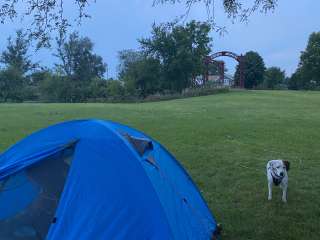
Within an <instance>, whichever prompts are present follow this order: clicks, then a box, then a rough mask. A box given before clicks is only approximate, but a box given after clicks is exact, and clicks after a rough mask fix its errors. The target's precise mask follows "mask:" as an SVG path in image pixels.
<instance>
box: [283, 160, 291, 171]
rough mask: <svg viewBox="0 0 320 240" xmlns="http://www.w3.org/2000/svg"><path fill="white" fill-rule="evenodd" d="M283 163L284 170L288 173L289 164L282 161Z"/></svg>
mask: <svg viewBox="0 0 320 240" xmlns="http://www.w3.org/2000/svg"><path fill="white" fill-rule="evenodd" d="M282 162H283V165H284V166H285V168H286V171H287V172H288V171H289V169H290V162H289V161H282Z"/></svg>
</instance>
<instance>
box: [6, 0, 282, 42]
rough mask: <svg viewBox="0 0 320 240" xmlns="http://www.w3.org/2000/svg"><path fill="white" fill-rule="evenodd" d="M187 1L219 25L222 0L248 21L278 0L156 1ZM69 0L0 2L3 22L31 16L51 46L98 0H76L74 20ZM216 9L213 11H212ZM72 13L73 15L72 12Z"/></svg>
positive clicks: (36, 33)
mask: <svg viewBox="0 0 320 240" xmlns="http://www.w3.org/2000/svg"><path fill="white" fill-rule="evenodd" d="M178 2H184V3H185V5H186V14H188V12H189V11H190V9H191V8H192V7H193V5H194V4H195V3H198V2H202V4H203V5H205V6H206V8H207V13H208V20H209V21H210V22H211V23H212V25H216V24H215V19H214V16H215V11H214V6H215V3H217V2H222V4H223V6H224V10H225V12H226V14H227V15H228V17H230V18H233V19H234V18H240V20H241V21H245V20H246V19H247V18H248V17H249V16H250V15H251V14H252V12H254V11H256V10H262V11H264V12H267V11H269V10H273V9H274V8H275V6H276V3H277V0H255V1H254V3H253V4H252V5H246V4H245V0H154V1H153V3H154V5H157V4H164V3H173V4H174V3H178ZM66 3H67V1H66V0H28V1H24V0H5V1H3V3H2V4H0V21H1V23H3V24H5V23H6V22H7V21H12V20H14V19H17V18H18V19H23V18H24V17H26V16H27V17H29V18H31V21H30V25H29V26H28V29H29V36H30V37H31V38H34V39H36V40H37V41H38V47H42V46H49V45H50V40H51V38H52V34H53V33H58V35H64V34H65V33H66V32H67V29H68V27H70V26H71V25H72V24H71V23H72V22H77V23H81V22H82V19H84V18H88V17H90V15H89V14H88V13H87V11H86V10H87V7H88V6H89V5H90V4H92V3H95V0H74V1H71V2H70V3H69V1H68V3H69V4H71V7H72V8H74V9H75V11H76V12H77V14H76V16H77V17H76V19H70V17H68V16H67V15H66V13H65V11H64V8H65V5H66ZM212 9H213V11H211V10H212ZM69 15H70V14H69Z"/></svg>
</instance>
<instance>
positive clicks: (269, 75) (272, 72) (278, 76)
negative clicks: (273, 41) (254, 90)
mask: <svg viewBox="0 0 320 240" xmlns="http://www.w3.org/2000/svg"><path fill="white" fill-rule="evenodd" d="M285 78H286V76H285V72H284V71H281V69H280V68H278V67H270V68H268V69H267V70H266V71H265V73H264V80H263V85H264V87H266V88H267V89H276V88H279V87H280V84H284V82H285Z"/></svg>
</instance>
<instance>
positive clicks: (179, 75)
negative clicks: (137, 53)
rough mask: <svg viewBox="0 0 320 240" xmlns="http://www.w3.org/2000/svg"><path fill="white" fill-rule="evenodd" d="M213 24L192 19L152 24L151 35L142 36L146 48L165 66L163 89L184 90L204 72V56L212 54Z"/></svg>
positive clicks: (148, 53)
mask: <svg viewBox="0 0 320 240" xmlns="http://www.w3.org/2000/svg"><path fill="white" fill-rule="evenodd" d="M210 29H211V27H210V25H209V24H207V23H201V22H196V21H191V22H190V23H187V24H186V25H178V24H176V23H167V24H160V25H158V26H156V25H153V27H152V33H151V34H152V36H151V38H146V39H141V40H140V44H141V47H142V49H143V51H144V52H145V53H146V55H148V56H149V57H152V58H155V59H157V60H158V61H159V62H160V63H161V65H162V69H163V77H164V78H163V82H162V84H161V85H162V88H164V89H169V90H172V91H178V92H181V91H182V90H183V89H185V88H187V87H189V86H191V85H192V81H193V79H194V78H195V77H196V76H197V75H199V74H201V73H203V71H204V63H203V59H204V58H205V57H206V56H207V55H208V54H209V53H210V51H211V49H210V47H211V45H210V42H211V38H210V37H209V32H210Z"/></svg>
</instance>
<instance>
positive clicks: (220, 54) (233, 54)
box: [205, 51, 245, 88]
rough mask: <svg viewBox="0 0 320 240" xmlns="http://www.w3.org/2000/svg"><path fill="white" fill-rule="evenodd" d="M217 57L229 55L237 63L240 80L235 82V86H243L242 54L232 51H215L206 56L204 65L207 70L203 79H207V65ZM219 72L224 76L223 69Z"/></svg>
mask: <svg viewBox="0 0 320 240" xmlns="http://www.w3.org/2000/svg"><path fill="white" fill-rule="evenodd" d="M218 57H231V58H233V59H235V60H236V61H237V62H238V63H239V74H240V81H239V82H238V83H237V85H236V87H240V88H244V64H245V63H244V56H243V55H242V54H241V55H238V54H236V53H234V52H230V51H221V52H216V53H213V54H212V55H210V56H207V57H206V59H205V65H206V66H207V71H206V74H205V81H208V77H209V71H208V65H209V64H211V63H213V62H215V60H214V59H216V58H218ZM221 74H222V75H221V77H222V78H224V71H223V73H221Z"/></svg>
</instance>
